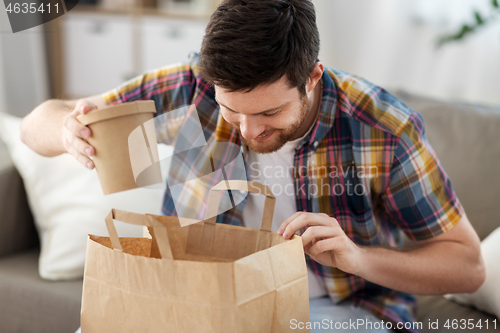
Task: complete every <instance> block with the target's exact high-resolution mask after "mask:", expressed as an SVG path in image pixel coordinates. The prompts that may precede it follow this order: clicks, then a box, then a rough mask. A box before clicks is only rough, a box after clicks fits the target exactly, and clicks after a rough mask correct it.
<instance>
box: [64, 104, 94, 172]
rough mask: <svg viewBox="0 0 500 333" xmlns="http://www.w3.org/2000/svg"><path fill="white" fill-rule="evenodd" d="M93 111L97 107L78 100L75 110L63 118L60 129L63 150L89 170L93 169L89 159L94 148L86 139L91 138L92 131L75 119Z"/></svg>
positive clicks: (92, 163)
mask: <svg viewBox="0 0 500 333" xmlns="http://www.w3.org/2000/svg"><path fill="white" fill-rule="evenodd" d="M95 109H97V105H95V104H94V103H92V102H90V101H89V100H85V99H80V100H78V101H77V102H76V106H75V109H74V110H73V111H72V112H71V113H69V114H68V115H67V116H66V117H65V118H64V121H63V128H62V142H63V145H64V148H65V149H66V151H67V152H68V153H70V154H71V155H73V157H74V158H76V160H77V161H78V162H80V163H81V164H82V165H84V166H85V167H86V168H88V169H90V170H92V169H93V168H94V162H92V160H91V159H90V157H92V156H94V155H95V148H94V147H92V146H91V145H90V144H89V143H88V141H87V139H88V138H89V137H91V136H92V131H91V130H90V128H89V127H88V126H84V125H82V124H81V123H80V122H79V121H78V120H77V119H76V117H77V116H79V115H81V114H86V113H88V112H90V111H91V110H95Z"/></svg>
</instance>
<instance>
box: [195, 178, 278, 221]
mask: <svg viewBox="0 0 500 333" xmlns="http://www.w3.org/2000/svg"><path fill="white" fill-rule="evenodd" d="M226 190H239V191H246V192H252V193H258V194H263V195H265V196H266V199H265V201H264V209H263V211H262V220H261V222H260V230H263V231H271V226H272V224H273V214H274V205H275V203H276V197H275V196H274V195H273V192H271V190H270V189H269V187H267V186H266V185H264V184H261V183H257V182H250V181H248V182H247V181H244V180H223V181H221V182H220V183H218V184H217V185H215V186H214V187H212V189H211V190H210V193H209V194H208V203H207V211H206V213H205V223H209V224H215V220H216V219H217V211H218V210H219V204H220V193H219V192H220V191H226ZM207 216H212V217H210V218H208V219H207Z"/></svg>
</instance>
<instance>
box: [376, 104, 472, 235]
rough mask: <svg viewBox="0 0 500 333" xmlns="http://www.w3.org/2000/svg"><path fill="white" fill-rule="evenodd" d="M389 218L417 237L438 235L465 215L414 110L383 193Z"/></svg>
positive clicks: (395, 154) (405, 231) (400, 138)
mask: <svg viewBox="0 0 500 333" xmlns="http://www.w3.org/2000/svg"><path fill="white" fill-rule="evenodd" d="M382 206H383V208H384V210H385V213H386V214H387V216H388V218H389V220H390V221H391V222H392V223H394V224H395V225H397V226H398V227H399V228H400V229H401V230H403V232H404V233H405V234H406V235H407V236H408V237H410V238H411V239H413V240H424V239H429V238H433V237H435V236H438V235H440V234H442V233H444V232H446V231H447V230H449V229H450V228H452V227H453V226H454V225H455V224H457V223H458V221H459V220H460V218H461V217H462V215H463V214H464V211H463V207H462V205H461V204H460V202H459V200H458V198H457V195H456V193H455V191H454V190H453V187H452V184H451V181H450V179H449V177H448V175H447V174H446V172H445V171H444V170H443V167H442V166H441V164H440V162H439V160H438V158H437V156H436V153H435V152H434V150H433V149H432V147H431V145H430V144H429V142H428V141H427V139H426V135H425V128H424V122H423V119H422V116H421V115H419V114H418V113H416V112H414V111H412V112H411V114H410V117H409V119H408V121H407V123H406V125H405V126H404V127H403V130H402V132H401V135H400V136H399V138H398V143H397V147H396V149H395V151H394V159H393V164H392V169H391V173H390V181H389V185H388V186H387V188H386V190H385V192H384V193H383V195H382Z"/></svg>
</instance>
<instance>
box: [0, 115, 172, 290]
mask: <svg viewBox="0 0 500 333" xmlns="http://www.w3.org/2000/svg"><path fill="white" fill-rule="evenodd" d="M20 125H21V119H20V118H17V117H14V116H10V115H7V114H2V113H1V112H0V136H1V137H2V139H3V140H4V142H5V143H6V145H7V147H8V149H9V152H10V156H11V158H12V161H13V162H14V164H15V166H16V168H17V170H18V171H19V173H20V174H21V176H22V178H23V181H24V185H25V188H26V192H27V194H28V200H29V204H30V208H31V212H32V213H33V216H34V218H35V224H36V227H37V230H38V234H39V237H40V243H41V254H40V260H39V272H40V276H42V277H43V278H46V279H50V280H66V279H68V280H69V279H75V278H80V277H82V276H83V269H84V262H85V248H86V245H87V237H88V234H94V235H107V234H108V232H107V229H106V226H105V223H104V217H105V216H106V215H107V214H108V213H109V211H110V210H111V209H112V208H118V209H124V210H127V211H132V212H136V213H152V214H158V213H159V212H160V209H161V202H162V198H163V190H161V189H142V188H141V189H135V190H131V191H126V192H121V193H115V194H111V195H107V196H104V195H103V194H102V190H101V187H100V184H99V179H98V177H97V173H96V171H95V170H93V171H89V170H88V169H86V168H84V167H83V166H82V165H80V164H79V163H78V162H77V161H76V160H75V159H74V158H73V157H72V156H70V155H69V154H62V155H60V156H56V157H52V158H48V157H43V156H40V155H38V154H36V153H35V152H33V151H32V150H31V149H30V148H28V147H27V146H26V145H25V144H24V143H22V142H21V140H20ZM117 229H118V233H119V235H120V236H128V237H141V236H142V228H141V227H139V226H134V225H130V224H125V223H117Z"/></svg>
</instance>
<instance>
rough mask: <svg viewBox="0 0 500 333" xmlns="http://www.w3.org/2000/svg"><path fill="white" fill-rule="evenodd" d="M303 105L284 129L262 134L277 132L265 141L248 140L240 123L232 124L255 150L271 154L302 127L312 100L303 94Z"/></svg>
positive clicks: (261, 135)
mask: <svg viewBox="0 0 500 333" xmlns="http://www.w3.org/2000/svg"><path fill="white" fill-rule="evenodd" d="M301 101H302V105H301V109H300V113H299V116H298V117H297V119H295V121H294V122H293V123H292V124H291V125H290V126H288V127H287V128H284V129H273V130H269V131H266V132H263V133H262V134H260V135H259V136H260V137H264V136H266V135H268V134H270V133H272V132H275V133H274V134H273V135H272V136H271V137H270V138H268V139H266V140H264V141H262V142H261V141H255V140H247V139H245V138H244V137H243V135H241V131H240V128H239V125H232V126H233V127H234V128H236V130H238V133H239V134H240V136H241V138H242V140H243V143H244V144H245V145H246V146H247V147H248V149H250V150H251V151H253V152H256V153H258V154H270V153H274V152H275V151H278V150H279V149H280V148H281V147H283V146H284V145H285V143H287V142H288V141H290V140H291V139H292V138H293V137H294V136H295V135H296V134H297V132H298V131H299V129H301V128H300V127H301V125H302V124H303V123H304V121H305V119H306V117H307V114H308V112H309V110H310V109H311V104H312V102H311V101H310V100H309V99H308V98H307V97H306V96H303V97H302V98H301Z"/></svg>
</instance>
